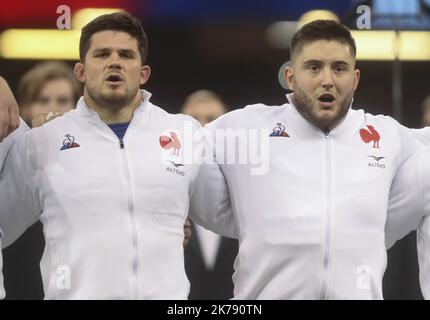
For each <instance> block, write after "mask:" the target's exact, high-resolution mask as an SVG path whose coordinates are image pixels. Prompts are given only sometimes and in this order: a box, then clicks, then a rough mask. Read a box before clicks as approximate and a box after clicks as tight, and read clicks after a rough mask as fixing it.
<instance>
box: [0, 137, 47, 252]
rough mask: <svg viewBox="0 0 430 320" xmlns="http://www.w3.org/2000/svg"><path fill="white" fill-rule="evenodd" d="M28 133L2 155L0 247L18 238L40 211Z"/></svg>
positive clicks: (32, 154) (37, 217)
mask: <svg viewBox="0 0 430 320" xmlns="http://www.w3.org/2000/svg"><path fill="white" fill-rule="evenodd" d="M30 133H31V132H27V134H24V136H22V137H20V138H18V139H17V141H16V142H15V143H14V145H13V146H12V148H11V150H10V151H9V152H8V154H7V156H6V159H5V161H4V164H3V169H2V171H1V175H0V234H1V241H2V243H1V245H2V248H5V247H7V246H9V245H10V244H12V243H13V242H14V241H15V240H16V239H18V237H19V236H20V235H21V234H23V233H24V231H25V230H26V229H27V228H28V227H30V226H31V225H32V224H34V223H35V222H36V221H37V220H38V219H39V216H40V214H41V212H42V209H41V203H40V198H39V194H38V191H37V188H36V187H35V186H34V184H35V183H34V182H33V181H34V179H35V170H34V167H35V161H34V159H33V157H34V150H33V148H32V146H31V138H32V137H31V135H30ZM12 136H13V135H12Z"/></svg>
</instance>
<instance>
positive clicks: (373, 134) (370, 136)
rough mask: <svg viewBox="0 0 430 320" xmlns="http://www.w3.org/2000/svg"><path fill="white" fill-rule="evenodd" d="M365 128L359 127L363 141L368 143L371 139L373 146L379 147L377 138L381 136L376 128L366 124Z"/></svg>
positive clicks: (379, 138)
mask: <svg viewBox="0 0 430 320" xmlns="http://www.w3.org/2000/svg"><path fill="white" fill-rule="evenodd" d="M367 128H368V129H369V130H367V129H360V137H361V139H362V140H363V141H364V142H365V143H369V142H370V141H373V148H379V140H381V136H380V134H379V132H378V131H376V129H375V128H374V127H373V126H371V125H368V126H367Z"/></svg>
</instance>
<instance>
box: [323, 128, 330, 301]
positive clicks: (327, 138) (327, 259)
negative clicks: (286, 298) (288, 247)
mask: <svg viewBox="0 0 430 320" xmlns="http://www.w3.org/2000/svg"><path fill="white" fill-rule="evenodd" d="M324 140H325V141H324V142H325V146H326V148H325V149H326V160H327V168H326V181H327V190H326V195H325V196H326V207H325V214H326V226H325V252H324V262H323V275H322V285H321V295H320V299H321V300H325V299H327V287H328V285H327V282H328V264H329V262H330V243H331V215H332V212H331V209H332V208H331V200H332V168H331V166H332V163H331V162H332V158H331V136H330V133H326V134H325V139H324Z"/></svg>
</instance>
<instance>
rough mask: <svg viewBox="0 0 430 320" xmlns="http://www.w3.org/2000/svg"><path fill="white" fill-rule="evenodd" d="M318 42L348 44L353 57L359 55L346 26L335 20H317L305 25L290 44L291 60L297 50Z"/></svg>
mask: <svg viewBox="0 0 430 320" xmlns="http://www.w3.org/2000/svg"><path fill="white" fill-rule="evenodd" d="M317 40H335V41H339V42H341V43H346V44H348V45H349V46H350V48H351V49H352V54H353V57H354V58H355V57H356V55H357V47H356V45H355V40H354V38H353V37H352V35H351V32H350V31H349V30H348V28H347V27H345V26H344V25H342V24H340V23H338V22H336V21H334V20H315V21H312V22H309V23H308V24H305V25H304V26H303V27H302V28H301V29H300V30H298V31H297V32H296V33H295V34H294V36H293V38H292V40H291V44H290V59H293V54H294V53H295V52H297V50H301V49H302V48H303V46H304V45H305V44H308V43H310V42H314V41H317Z"/></svg>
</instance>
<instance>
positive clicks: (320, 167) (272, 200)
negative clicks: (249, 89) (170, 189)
mask: <svg viewBox="0 0 430 320" xmlns="http://www.w3.org/2000/svg"><path fill="white" fill-rule="evenodd" d="M289 98H290V99H289V100H290V101H292V100H291V97H289ZM207 128H209V129H210V130H211V131H212V132H213V134H214V135H215V136H216V134H217V133H219V132H220V130H221V131H222V130H223V129H233V130H241V129H242V130H243V129H250V130H253V129H256V128H257V129H262V130H267V131H266V132H267V133H265V135H266V136H267V137H268V141H269V160H268V170H267V173H265V174H260V175H255V174H252V173H251V169H252V167H253V166H254V164H255V163H254V164H252V163H251V164H249V163H242V164H228V162H227V160H226V159H225V158H224V159H223V158H219V157H218V156H216V158H215V161H216V162H218V163H219V164H220V165H219V168H220V169H221V171H220V170H219V168H218V167H217V166H214V165H204V166H202V167H201V170H200V173H199V178H198V179H197V183H196V187H195V189H194V191H195V193H194V195H193V197H192V202H191V204H190V215H191V217H192V218H193V219H194V220H195V221H196V222H198V223H200V224H202V225H204V226H205V227H206V228H208V229H212V230H213V231H215V232H221V233H223V234H224V235H227V236H234V235H235V233H237V235H238V238H239V244H240V247H239V255H238V258H237V259H236V262H235V273H234V276H233V280H234V284H235V290H234V294H235V298H236V299H382V277H383V274H384V271H385V267H386V248H385V234H384V227H385V222H386V214H387V205H388V196H389V190H390V185H391V183H392V180H393V178H394V175H395V173H396V171H397V169H398V168H399V166H400V165H401V164H402V163H403V162H404V161H405V160H406V159H408V158H409V157H410V156H411V155H412V154H413V153H415V152H416V150H417V149H418V148H420V147H421V144H420V143H419V142H418V141H417V140H416V139H415V138H414V137H413V136H412V135H411V133H410V132H409V131H408V130H407V129H406V128H404V127H402V126H400V125H399V124H398V123H397V122H396V121H395V120H394V119H392V118H390V117H386V116H374V115H371V114H368V113H365V112H364V111H363V110H353V109H350V110H349V111H348V114H347V116H346V117H345V119H344V120H343V121H342V122H341V123H340V124H339V125H338V126H337V127H336V128H335V129H333V130H332V131H331V132H330V133H329V134H325V133H324V132H322V131H321V130H320V129H318V128H316V127H314V126H313V125H311V124H310V123H309V122H308V121H306V120H305V119H304V118H303V117H302V116H301V115H300V114H299V113H298V112H297V110H296V108H295V107H294V105H292V104H285V105H282V106H265V105H262V104H258V105H252V106H248V107H246V108H244V109H241V110H236V111H232V112H230V113H228V114H226V115H224V116H222V117H220V118H218V119H217V120H215V121H214V122H212V123H210V124H209V125H208V126H207ZM232 134H233V133H232V132H231V131H230V133H226V135H227V136H229V135H230V136H231V135H232ZM269 135H272V136H270V137H269ZM248 138H249V140H251V137H250V136H249V137H248ZM214 139H215V142H216V146H217V148H219V144H218V142H217V141H216V140H217V138H214ZM254 140H255V139H254ZM242 141H243V140H242ZM253 144H254V143H251V144H250V146H252V145H253ZM217 152H218V151H217ZM217 157H218V158H217ZM226 163H227V164H226ZM254 173H255V172H254ZM224 177H225V180H226V182H227V186H224V185H223V183H222V181H223V179H224ZM227 189H228V190H229V193H230V199H231V210H230V209H229V199H228V194H227V191H226V190H227ZM209 195H217V196H216V199H215V200H214V202H213V203H211V202H209V205H208V201H207V199H209ZM216 203H220V204H222V205H218V206H217V205H216ZM205 209H206V211H205ZM202 212H204V213H206V215H204V214H202ZM197 213H198V214H197ZM229 216H231V221H234V225H235V228H236V229H237V230H235V228H234V227H231V228H230V229H229V230H226V229H225V225H222V228H219V227H220V224H219V223H218V221H219V220H220V219H221V218H222V219H224V220H227V219H228V217H229Z"/></svg>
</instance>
